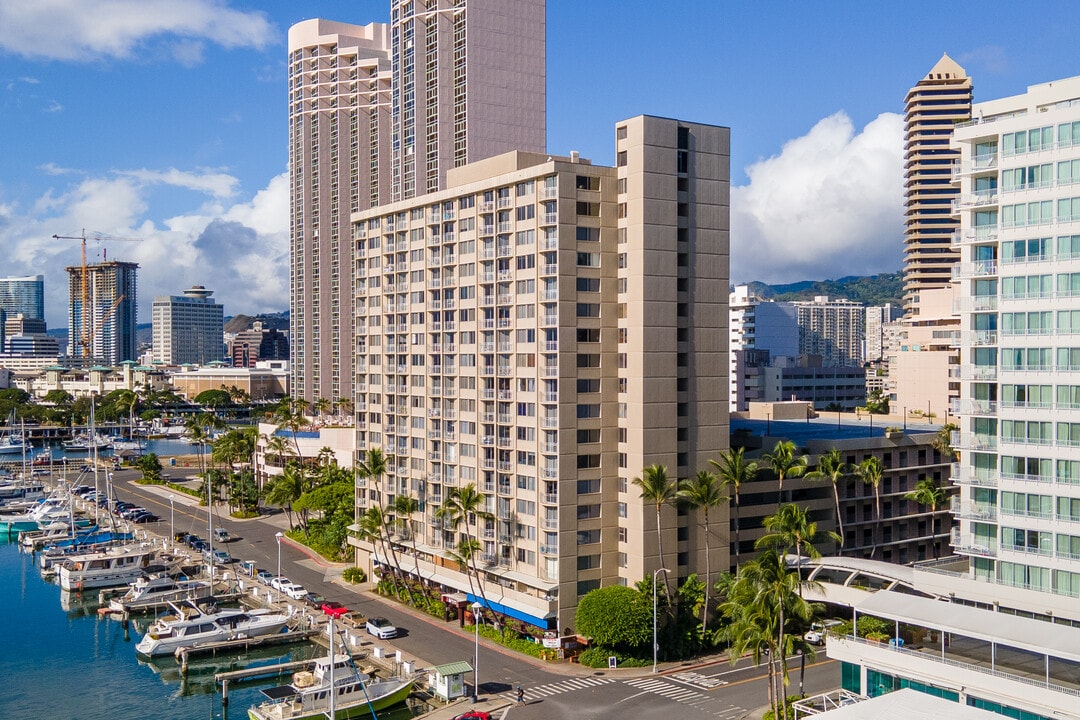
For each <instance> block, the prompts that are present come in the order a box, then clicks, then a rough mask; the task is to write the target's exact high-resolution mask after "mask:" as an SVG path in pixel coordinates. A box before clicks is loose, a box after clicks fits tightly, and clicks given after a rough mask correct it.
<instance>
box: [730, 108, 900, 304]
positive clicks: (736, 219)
mask: <svg viewBox="0 0 1080 720" xmlns="http://www.w3.org/2000/svg"><path fill="white" fill-rule="evenodd" d="M746 174H747V176H748V177H749V178H750V183H749V184H748V185H745V186H742V187H736V188H734V189H733V190H732V192H731V278H732V281H733V282H749V281H751V280H761V281H764V282H769V283H783V282H793V281H798V280H823V279H834V278H839V277H843V276H845V275H867V274H875V273H879V272H896V271H897V270H899V269H900V267H901V265H902V254H903V202H904V198H903V119H902V118H901V116H899V115H896V114H893V113H883V114H881V115H879V116H878V117H877V118H876V119H874V120H873V121H872V122H870V123H869V124H868V125H867V126H866V127H865V128H863V130H862V132H860V133H857V134H856V132H855V128H854V126H853V124H852V122H851V120H850V118H848V117H847V115H846V114H844V113H843V112H839V113H837V114H835V115H832V116H830V117H827V118H825V119H823V120H821V121H820V122H818V123H817V125H815V126H814V127H813V128H812V129H811V130H810V132H808V133H807V134H806V135H804V136H803V137H800V138H796V139H794V140H791V141H789V142H787V143H786V144H785V145H784V147H783V149H782V150H781V151H780V154H779V155H776V156H773V157H770V158H767V159H765V160H759V161H758V162H756V163H754V164H753V165H751V166H750V167H749V168H748V169H747V171H746Z"/></svg>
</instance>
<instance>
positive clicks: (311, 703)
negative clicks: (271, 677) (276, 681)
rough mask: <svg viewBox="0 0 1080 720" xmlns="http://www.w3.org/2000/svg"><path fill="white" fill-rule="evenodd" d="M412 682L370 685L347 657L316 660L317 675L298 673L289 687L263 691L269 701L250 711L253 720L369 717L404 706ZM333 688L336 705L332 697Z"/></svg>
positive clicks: (315, 673)
mask: <svg viewBox="0 0 1080 720" xmlns="http://www.w3.org/2000/svg"><path fill="white" fill-rule="evenodd" d="M412 685H413V681H412V680H409V679H407V678H388V679H386V680H373V681H370V682H367V681H365V679H364V678H363V677H362V676H361V675H360V673H359V672H358V671H357V669H356V666H355V665H354V664H353V662H352V659H351V658H350V657H349V656H348V655H343V654H339V655H336V656H335V657H334V662H333V667H332V668H331V662H330V658H329V657H321V658H318V659H316V660H315V670H314V672H298V673H296V674H295V675H293V681H292V684H290V685H282V686H279V687H273V688H269V689H267V690H263V691H262V692H263V694H264V695H266V696H267V697H268V698H269V700H267V701H266V702H264V703H261V704H259V705H256V706H254V707H252V708H249V709H248V718H250V720H313V719H314V718H322V717H327V716H329V711H330V710H331V709H333V711H334V713H333V716H334V717H338V718H355V717H362V716H363V717H367V716H370V715H371V714H372V711H373V710H374V711H376V712H377V711H379V710H382V709H383V708H388V707H390V706H392V705H397V704H398V703H400V702H404V700H405V698H407V697H408V696H409V692H410V691H411V690H412ZM331 687H333V688H334V700H333V704H331V702H330V693H329V692H327V691H328V690H329V689H330V688H331Z"/></svg>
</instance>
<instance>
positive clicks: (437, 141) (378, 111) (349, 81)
mask: <svg viewBox="0 0 1080 720" xmlns="http://www.w3.org/2000/svg"><path fill="white" fill-rule="evenodd" d="M390 17H391V22H390V23H389V24H383V23H371V24H369V25H365V26H362V27H361V26H356V25H347V24H344V23H337V22H329V21H326V20H309V21H305V22H302V23H299V24H297V25H295V26H293V27H292V28H290V30H289V149H290V181H291V197H292V208H291V216H290V224H291V240H292V253H291V294H292V297H291V303H290V307H291V311H292V313H291V323H292V325H291V340H292V346H293V364H292V368H293V371H292V372H293V394H294V395H296V396H298V397H302V398H305V399H307V400H313V399H314V398H315V397H323V398H327V399H337V398H350V397H352V395H353V374H354V366H353V354H354V352H355V347H354V341H353V337H354V336H353V318H354V312H353V306H352V299H353V298H352V295H353V284H354V276H353V272H354V269H355V268H354V262H353V251H354V246H353V241H352V238H351V237H350V236H349V214H350V213H354V212H361V211H364V210H367V209H369V208H373V207H376V206H379V205H383V204H386V203H388V202H391V201H400V200H404V199H409V198H413V197H416V196H419V195H423V194H424V193H427V192H432V191H435V190H439V189H441V188H442V187H443V184H444V182H445V178H446V173H447V171H448V170H449V169H451V168H454V167H458V166H460V165H464V164H466V163H470V162H475V161H477V160H481V159H483V158H487V157H491V156H493V155H497V154H499V153H503V152H507V151H509V150H514V149H519V150H526V151H534V152H543V150H544V144H545V134H546V120H545V117H546V116H545V103H546V74H545V34H546V29H545V22H546V21H545V2H544V0H391V3H390Z"/></svg>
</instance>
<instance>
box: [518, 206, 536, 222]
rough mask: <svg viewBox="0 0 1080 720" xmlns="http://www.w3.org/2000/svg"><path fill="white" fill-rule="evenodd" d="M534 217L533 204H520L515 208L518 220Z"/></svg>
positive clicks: (534, 207)
mask: <svg viewBox="0 0 1080 720" xmlns="http://www.w3.org/2000/svg"><path fill="white" fill-rule="evenodd" d="M534 217H536V206H535V205H532V204H529V205H522V206H521V207H519V208H518V209H517V219H518V222H521V221H523V220H532V219H533V218H534Z"/></svg>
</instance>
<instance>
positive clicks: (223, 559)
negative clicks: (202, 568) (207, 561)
mask: <svg viewBox="0 0 1080 720" xmlns="http://www.w3.org/2000/svg"><path fill="white" fill-rule="evenodd" d="M232 561H233V556H232V555H230V554H229V553H227V552H226V551H224V550H215V551H214V562H216V563H217V564H218V565H226V564H228V563H231V562H232Z"/></svg>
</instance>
